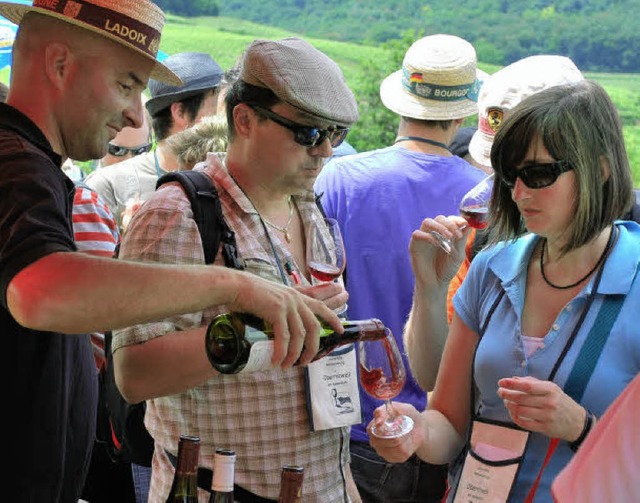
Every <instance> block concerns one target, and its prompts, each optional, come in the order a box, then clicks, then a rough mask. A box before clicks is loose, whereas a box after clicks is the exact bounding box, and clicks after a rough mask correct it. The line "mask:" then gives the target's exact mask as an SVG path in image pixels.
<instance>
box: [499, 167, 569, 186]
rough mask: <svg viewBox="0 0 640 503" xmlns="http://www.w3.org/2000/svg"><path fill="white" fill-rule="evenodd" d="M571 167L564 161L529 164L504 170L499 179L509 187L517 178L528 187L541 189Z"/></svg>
mask: <svg viewBox="0 0 640 503" xmlns="http://www.w3.org/2000/svg"><path fill="white" fill-rule="evenodd" d="M572 169H573V168H572V167H571V166H570V165H569V163H568V162H566V161H555V162H550V163H545V164H531V165H529V166H525V167H523V168H519V169H511V170H509V171H505V172H504V173H502V176H501V177H500V179H501V181H502V183H504V184H505V185H506V186H507V187H509V188H510V189H513V187H515V185H516V179H518V178H520V180H522V182H523V183H524V184H525V185H526V186H527V187H529V188H530V189H543V188H545V187H549V185H553V184H554V183H555V181H556V180H557V179H558V177H559V176H560V175H561V174H562V173H565V172H567V171H570V170H572Z"/></svg>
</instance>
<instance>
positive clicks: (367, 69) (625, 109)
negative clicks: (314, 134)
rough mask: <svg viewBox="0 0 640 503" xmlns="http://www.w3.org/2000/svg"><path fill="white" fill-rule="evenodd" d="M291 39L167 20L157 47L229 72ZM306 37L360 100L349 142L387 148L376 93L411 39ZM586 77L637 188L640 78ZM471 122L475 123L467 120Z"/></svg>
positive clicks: (278, 32) (268, 30)
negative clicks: (273, 42) (269, 44)
mask: <svg viewBox="0 0 640 503" xmlns="http://www.w3.org/2000/svg"><path fill="white" fill-rule="evenodd" d="M291 35H294V34H292V33H291V32H287V31H285V30H282V29H279V28H274V27H271V26H265V25H259V24H255V23H251V22H249V21H242V20H238V19H231V18H223V17H201V18H181V17H176V16H168V22H167V25H166V27H165V31H164V34H163V38H162V46H161V49H162V50H163V51H165V52H167V53H169V54H174V53H176V52H181V51H202V52H208V53H210V54H211V55H212V56H213V57H214V58H215V59H216V61H218V62H219V63H220V65H221V66H222V67H223V68H228V67H230V66H232V65H233V64H234V63H235V61H236V60H237V58H238V57H239V56H240V55H241V53H242V51H243V50H244V48H245V47H246V46H247V45H248V44H249V43H250V42H251V41H252V40H254V39H256V38H270V39H273V38H282V37H286V36H291ZM305 38H306V39H307V40H308V41H309V42H310V43H312V44H313V45H314V46H316V47H317V48H318V49H320V50H321V51H323V52H325V53H326V54H327V55H329V56H330V57H331V58H332V59H334V60H335V61H336V62H337V63H338V64H339V65H340V67H341V68H342V70H343V72H344V74H345V77H346V79H347V82H348V83H349V85H350V86H351V88H352V89H353V91H354V93H355V95H356V98H357V99H358V104H359V108H360V115H361V118H360V121H359V122H358V123H357V124H356V125H355V126H354V127H353V129H352V131H351V132H350V133H349V137H348V141H349V142H350V143H351V144H352V145H353V146H354V147H355V148H356V149H358V150H359V151H363V150H370V149H374V148H379V147H382V146H385V145H389V144H390V143H391V142H392V141H393V138H394V135H395V132H396V127H397V117H396V116H395V115H394V114H393V113H391V112H389V111H388V110H387V109H386V108H384V107H383V106H382V104H381V102H380V99H379V95H378V90H379V86H380V82H381V81H382V79H384V78H385V77H386V76H387V75H389V74H390V73H391V72H393V71H395V70H397V69H399V68H400V66H401V64H402V58H403V56H404V52H405V51H406V49H407V48H408V47H409V45H410V44H411V42H412V41H413V37H411V36H409V35H408V34H407V35H405V37H404V39H403V40H402V41H395V42H390V43H387V44H383V45H382V46H377V47H376V46H369V45H360V44H352V43H347V42H336V41H331V40H324V39H315V38H311V37H305ZM480 68H482V69H483V70H485V71H486V72H489V73H493V72H494V71H496V70H497V69H499V68H500V67H499V66H496V65H487V64H484V63H480ZM586 76H587V77H588V78H591V79H593V80H596V81H598V82H600V83H601V84H602V85H603V86H604V87H605V88H606V90H607V91H608V92H609V94H610V95H611V97H612V99H613V101H614V102H615V103H616V105H617V106H618V108H619V110H620V115H621V117H622V119H623V122H624V125H625V140H626V143H627V150H628V152H629V158H630V160H631V165H632V169H633V170H634V180H635V181H636V184H637V185H638V186H640V91H639V90H640V74H615V73H586ZM473 123H474V120H470V121H469V124H473Z"/></svg>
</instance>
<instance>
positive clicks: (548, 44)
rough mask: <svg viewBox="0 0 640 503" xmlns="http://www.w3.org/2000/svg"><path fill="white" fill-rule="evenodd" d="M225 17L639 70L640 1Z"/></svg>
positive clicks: (305, 4) (271, 4) (504, 57)
mask: <svg viewBox="0 0 640 503" xmlns="http://www.w3.org/2000/svg"><path fill="white" fill-rule="evenodd" d="M220 15H221V16H229V17H234V18H239V19H246V20H251V21H255V22H257V23H262V24H268V25H271V26H280V27H283V28H285V27H286V28H287V29H291V30H292V31H295V32H298V33H301V34H304V35H305V36H308V37H317V38H329V39H332V40H342V41H350V42H358V43H363V42H364V43H372V44H380V43H382V42H386V41H388V40H391V39H397V38H398V37H399V35H398V34H401V33H405V32H406V31H407V30H414V31H417V30H420V31H422V32H423V33H427V34H429V33H450V34H453V35H458V36H460V37H462V38H464V39H466V40H469V41H470V42H471V43H473V44H474V45H476V47H477V51H478V57H479V59H480V60H481V61H485V62H487V63H492V64H496V65H501V66H502V65H506V64H509V63H513V62H514V61H516V60H518V59H521V58H523V57H526V56H529V55H531V54H535V53H548V54H562V55H565V56H568V57H570V58H571V59H573V60H574V62H575V63H576V64H577V65H578V67H579V68H581V69H585V70H593V71H617V72H640V46H639V44H640V37H639V36H638V30H637V26H638V24H639V22H640V0H529V1H526V2H524V1H522V0H465V1H464V2H458V3H455V4H452V3H451V2H450V0H431V1H430V2H428V3H427V4H425V2H424V1H422V0H385V1H384V2H378V1H373V0H340V1H338V0H324V1H321V2H310V1H305V0H242V1H240V0H234V1H230V2H222V4H221V6H220ZM623 20H624V22H623Z"/></svg>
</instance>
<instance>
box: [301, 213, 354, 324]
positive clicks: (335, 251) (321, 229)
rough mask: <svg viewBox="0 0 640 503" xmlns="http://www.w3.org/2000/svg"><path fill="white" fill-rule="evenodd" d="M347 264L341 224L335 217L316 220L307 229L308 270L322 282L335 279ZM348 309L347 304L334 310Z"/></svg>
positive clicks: (341, 311) (340, 312)
mask: <svg viewBox="0 0 640 503" xmlns="http://www.w3.org/2000/svg"><path fill="white" fill-rule="evenodd" d="M346 265H347V257H346V254H345V250H344V242H343V241H342V233H341V232H340V226H339V225H338V221H337V220H336V219H335V218H323V219H320V220H315V221H314V222H313V223H312V224H311V225H310V226H309V228H308V229H307V270H308V271H309V274H310V275H311V276H313V277H314V278H315V279H317V280H318V281H321V282H329V281H334V280H336V279H338V278H339V277H340V275H341V274H342V273H343V272H344V268H345V267H346ZM346 311H347V306H346V304H345V305H344V306H342V307H341V308H339V309H335V310H334V312H335V313H336V314H338V315H341V314H344V313H345V312H346Z"/></svg>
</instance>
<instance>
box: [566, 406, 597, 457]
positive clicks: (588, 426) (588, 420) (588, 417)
mask: <svg viewBox="0 0 640 503" xmlns="http://www.w3.org/2000/svg"><path fill="white" fill-rule="evenodd" d="M595 424H596V416H595V415H594V414H593V412H591V411H590V410H589V409H586V408H585V418H584V425H583V426H582V431H581V432H580V435H578V438H576V439H575V440H574V441H572V442H569V447H570V448H571V450H572V451H573V452H576V451H577V450H578V449H579V448H580V446H581V445H582V443H583V442H584V439H585V438H587V435H589V432H590V431H591V430H592V429H593V426H594V425H595Z"/></svg>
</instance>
